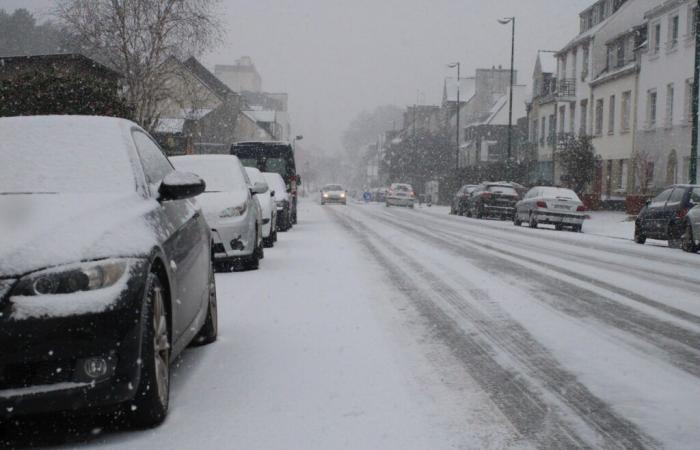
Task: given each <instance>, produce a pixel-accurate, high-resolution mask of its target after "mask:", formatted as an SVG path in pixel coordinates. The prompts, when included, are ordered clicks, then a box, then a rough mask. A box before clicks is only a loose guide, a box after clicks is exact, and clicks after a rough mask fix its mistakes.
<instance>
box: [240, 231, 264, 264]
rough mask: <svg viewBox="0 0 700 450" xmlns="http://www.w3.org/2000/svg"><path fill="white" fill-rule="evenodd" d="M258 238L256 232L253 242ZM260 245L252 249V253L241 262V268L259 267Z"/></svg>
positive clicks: (261, 250)
mask: <svg viewBox="0 0 700 450" xmlns="http://www.w3.org/2000/svg"><path fill="white" fill-rule="evenodd" d="M257 240H258V235H257V233H256V234H255V242H257ZM262 253H263V249H262V245H258V246H256V247H255V249H254V250H253V253H252V254H251V255H250V256H249V257H248V258H247V259H246V260H245V262H244V263H243V268H244V269H246V270H257V269H258V268H259V267H260V260H261V259H262Z"/></svg>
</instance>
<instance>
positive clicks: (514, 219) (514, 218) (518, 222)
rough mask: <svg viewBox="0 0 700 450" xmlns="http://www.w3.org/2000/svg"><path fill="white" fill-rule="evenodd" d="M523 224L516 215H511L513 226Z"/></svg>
mask: <svg viewBox="0 0 700 450" xmlns="http://www.w3.org/2000/svg"><path fill="white" fill-rule="evenodd" d="M522 224H523V221H522V220H520V218H519V217H518V213H515V214H513V225H515V226H516V227H519V226H521V225H522Z"/></svg>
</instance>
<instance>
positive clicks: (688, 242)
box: [681, 187, 700, 253]
mask: <svg viewBox="0 0 700 450" xmlns="http://www.w3.org/2000/svg"><path fill="white" fill-rule="evenodd" d="M689 207H690V210H688V214H686V216H685V220H684V223H683V225H684V226H683V235H682V237H681V239H682V248H683V250H685V251H686V252H689V253H697V252H698V251H700V187H696V188H693V190H692V192H691V194H690V204H689Z"/></svg>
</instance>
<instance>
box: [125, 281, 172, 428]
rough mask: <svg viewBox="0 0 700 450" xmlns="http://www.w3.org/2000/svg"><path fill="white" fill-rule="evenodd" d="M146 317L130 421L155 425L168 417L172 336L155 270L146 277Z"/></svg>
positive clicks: (149, 425)
mask: <svg viewBox="0 0 700 450" xmlns="http://www.w3.org/2000/svg"><path fill="white" fill-rule="evenodd" d="M145 292H146V300H145V301H146V311H147V314H146V318H145V326H144V329H143V330H142V339H141V357H140V359H139V364H140V365H141V377H140V382H139V386H138V388H137V390H136V395H135V396H134V398H133V400H132V401H131V402H128V404H127V405H126V406H127V414H128V417H129V421H130V422H131V423H133V424H134V425H136V426H139V427H148V428H150V427H154V426H156V425H159V424H160V423H162V422H163V420H165V417H166V416H167V414H168V405H169V401H170V335H169V331H168V316H167V310H166V307H165V299H164V297H165V295H164V288H163V285H162V284H161V281H160V278H159V277H158V276H157V275H156V274H155V273H150V274H148V277H147V279H146V288H145Z"/></svg>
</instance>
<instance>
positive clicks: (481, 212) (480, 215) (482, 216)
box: [474, 208, 484, 219]
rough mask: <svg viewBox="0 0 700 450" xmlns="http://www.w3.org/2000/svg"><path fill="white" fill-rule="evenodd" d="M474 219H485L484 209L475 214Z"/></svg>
mask: <svg viewBox="0 0 700 450" xmlns="http://www.w3.org/2000/svg"><path fill="white" fill-rule="evenodd" d="M474 217H476V218H477V219H483V218H484V210H483V209H482V208H478V209H477V210H476V212H475V213H474Z"/></svg>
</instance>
